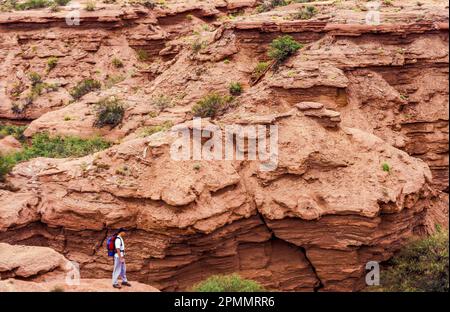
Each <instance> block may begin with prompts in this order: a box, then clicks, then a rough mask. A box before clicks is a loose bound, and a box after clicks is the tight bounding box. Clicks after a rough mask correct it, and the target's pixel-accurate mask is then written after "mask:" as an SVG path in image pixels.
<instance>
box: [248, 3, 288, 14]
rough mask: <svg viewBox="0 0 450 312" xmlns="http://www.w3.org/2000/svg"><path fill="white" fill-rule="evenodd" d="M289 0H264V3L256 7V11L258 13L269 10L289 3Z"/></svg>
mask: <svg viewBox="0 0 450 312" xmlns="http://www.w3.org/2000/svg"><path fill="white" fill-rule="evenodd" d="M289 2H290V1H289V0H264V1H263V3H262V4H260V5H259V6H258V7H257V8H256V11H257V12H258V13H262V12H267V11H270V10H272V9H274V8H275V7H278V6H285V5H288V4H289Z"/></svg>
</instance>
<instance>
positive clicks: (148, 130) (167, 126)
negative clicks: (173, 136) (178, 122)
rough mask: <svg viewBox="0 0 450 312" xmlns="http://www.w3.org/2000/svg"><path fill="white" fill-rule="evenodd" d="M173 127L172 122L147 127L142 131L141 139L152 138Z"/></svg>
mask: <svg viewBox="0 0 450 312" xmlns="http://www.w3.org/2000/svg"><path fill="white" fill-rule="evenodd" d="M172 127H173V123H172V122H171V121H166V122H164V123H162V124H161V125H157V126H150V127H145V128H144V129H142V130H141V132H140V136H141V137H146V136H150V135H153V134H155V133H158V132H162V131H167V130H169V129H170V128H172Z"/></svg>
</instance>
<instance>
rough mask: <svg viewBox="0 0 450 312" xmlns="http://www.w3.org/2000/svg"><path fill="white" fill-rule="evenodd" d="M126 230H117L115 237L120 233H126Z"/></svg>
mask: <svg viewBox="0 0 450 312" xmlns="http://www.w3.org/2000/svg"><path fill="white" fill-rule="evenodd" d="M126 231H127V230H125V229H124V228H120V229H118V230H117V232H116V235H117V234H119V233H121V232H126Z"/></svg>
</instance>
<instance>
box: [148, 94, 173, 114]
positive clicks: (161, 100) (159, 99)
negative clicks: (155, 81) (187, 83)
mask: <svg viewBox="0 0 450 312" xmlns="http://www.w3.org/2000/svg"><path fill="white" fill-rule="evenodd" d="M152 105H153V106H155V107H156V108H157V109H158V111H159V112H163V111H164V110H166V109H167V108H169V107H172V106H173V100H172V99H171V98H170V97H169V96H167V95H159V96H156V97H155V98H153V99H152Z"/></svg>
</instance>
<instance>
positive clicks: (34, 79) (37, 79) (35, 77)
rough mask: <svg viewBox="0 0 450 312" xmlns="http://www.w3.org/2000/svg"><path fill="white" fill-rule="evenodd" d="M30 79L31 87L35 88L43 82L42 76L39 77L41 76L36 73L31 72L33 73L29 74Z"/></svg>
mask: <svg viewBox="0 0 450 312" xmlns="http://www.w3.org/2000/svg"><path fill="white" fill-rule="evenodd" d="M28 78H29V79H30V81H31V85H32V86H35V85H37V84H38V83H41V82H42V78H41V75H39V74H38V73H36V72H31V73H29V74H28Z"/></svg>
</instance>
